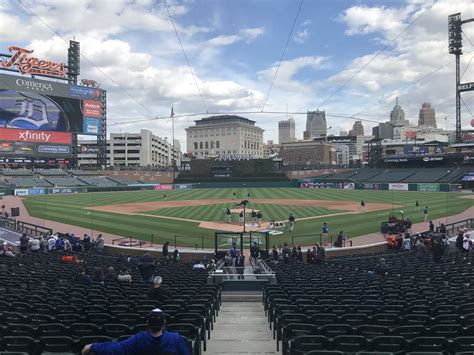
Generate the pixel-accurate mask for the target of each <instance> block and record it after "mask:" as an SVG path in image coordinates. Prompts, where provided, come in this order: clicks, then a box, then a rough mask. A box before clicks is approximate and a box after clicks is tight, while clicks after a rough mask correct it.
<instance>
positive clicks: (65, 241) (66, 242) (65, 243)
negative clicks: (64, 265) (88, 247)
mask: <svg viewBox="0 0 474 355" xmlns="http://www.w3.org/2000/svg"><path fill="white" fill-rule="evenodd" d="M63 249H64V250H65V251H67V252H71V251H72V244H71V242H70V241H69V239H67V238H64V239H63Z"/></svg>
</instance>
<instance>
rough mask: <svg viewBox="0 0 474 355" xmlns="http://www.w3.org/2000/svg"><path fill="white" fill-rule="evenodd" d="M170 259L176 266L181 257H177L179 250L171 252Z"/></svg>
mask: <svg viewBox="0 0 474 355" xmlns="http://www.w3.org/2000/svg"><path fill="white" fill-rule="evenodd" d="M172 259H173V263H175V264H177V263H179V262H180V260H181V257H180V256H179V250H178V249H175V250H174V251H173V256H172Z"/></svg>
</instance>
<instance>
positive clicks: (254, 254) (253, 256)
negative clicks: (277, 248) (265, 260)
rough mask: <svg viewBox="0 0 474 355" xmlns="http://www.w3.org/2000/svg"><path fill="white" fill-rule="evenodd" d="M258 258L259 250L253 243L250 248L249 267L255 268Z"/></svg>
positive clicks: (255, 243)
mask: <svg viewBox="0 0 474 355" xmlns="http://www.w3.org/2000/svg"><path fill="white" fill-rule="evenodd" d="M259 257H260V248H259V247H258V244H257V242H254V243H253V245H252V246H251V247H250V265H252V266H257V265H258V263H257V260H258V258H259Z"/></svg>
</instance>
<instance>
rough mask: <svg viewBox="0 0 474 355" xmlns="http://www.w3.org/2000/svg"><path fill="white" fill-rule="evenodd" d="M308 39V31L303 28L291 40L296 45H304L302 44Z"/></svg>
mask: <svg viewBox="0 0 474 355" xmlns="http://www.w3.org/2000/svg"><path fill="white" fill-rule="evenodd" d="M308 37H309V31H308V29H307V28H305V29H304V30H301V31H298V32H296V35H295V36H294V38H293V39H294V40H295V42H297V43H304V42H306V40H307V39H308Z"/></svg>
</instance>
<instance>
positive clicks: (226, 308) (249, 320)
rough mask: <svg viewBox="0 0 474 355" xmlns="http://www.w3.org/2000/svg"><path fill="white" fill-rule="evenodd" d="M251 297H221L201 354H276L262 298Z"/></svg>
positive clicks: (274, 342)
mask: <svg viewBox="0 0 474 355" xmlns="http://www.w3.org/2000/svg"><path fill="white" fill-rule="evenodd" d="M260 297H261V296H260ZM244 298H245V297H242V298H241V299H244ZM249 298H250V297H249ZM251 299H252V301H251V302H240V301H232V300H229V301H226V299H225V298H224V297H223V302H222V306H221V310H220V311H219V316H218V317H217V321H216V323H215V324H214V330H213V331H212V333H211V340H209V341H208V343H207V351H206V352H205V353H203V355H207V354H221V355H233V354H255V355H256V354H275V355H276V354H278V352H277V351H276V341H275V340H273V336H272V332H271V330H270V328H269V325H268V322H267V318H266V317H265V313H264V311H263V306H262V302H261V301H257V299H256V298H255V297H253V298H251Z"/></svg>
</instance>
